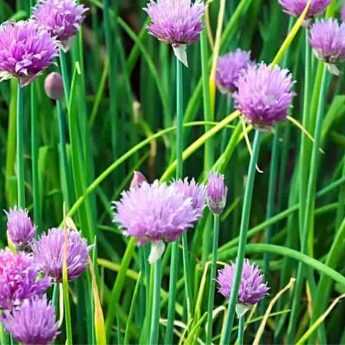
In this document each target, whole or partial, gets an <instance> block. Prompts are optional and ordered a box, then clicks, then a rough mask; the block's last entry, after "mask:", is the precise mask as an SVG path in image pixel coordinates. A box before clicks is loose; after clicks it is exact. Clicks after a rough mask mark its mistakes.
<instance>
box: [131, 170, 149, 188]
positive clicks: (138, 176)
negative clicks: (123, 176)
mask: <svg viewBox="0 0 345 345" xmlns="http://www.w3.org/2000/svg"><path fill="white" fill-rule="evenodd" d="M143 182H147V179H146V177H145V176H144V174H142V173H141V172H140V171H134V174H133V178H132V181H131V186H130V188H138V187H140V186H141V185H142V183H143Z"/></svg>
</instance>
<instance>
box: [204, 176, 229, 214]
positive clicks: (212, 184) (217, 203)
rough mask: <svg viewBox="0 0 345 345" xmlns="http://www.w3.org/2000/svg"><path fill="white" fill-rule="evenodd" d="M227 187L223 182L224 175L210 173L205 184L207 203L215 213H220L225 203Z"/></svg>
mask: <svg viewBox="0 0 345 345" xmlns="http://www.w3.org/2000/svg"><path fill="white" fill-rule="evenodd" d="M227 194H228V187H227V186H226V185H225V184H224V176H223V175H220V174H217V173H210V175H209V177H208V184H207V204H208V207H209V209H210V210H211V211H212V212H213V213H215V214H221V213H222V212H223V210H224V208H225V205H226V197H227Z"/></svg>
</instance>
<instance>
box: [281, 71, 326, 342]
mask: <svg viewBox="0 0 345 345" xmlns="http://www.w3.org/2000/svg"><path fill="white" fill-rule="evenodd" d="M326 75H327V74H326V68H325V66H324V65H323V73H322V82H321V89H320V97H319V105H318V111H317V118H316V127H315V132H314V143H313V149H312V155H311V160H310V169H309V179H308V186H307V195H306V202H305V214H304V223H303V232H302V241H301V252H302V253H303V254H306V252H307V248H308V237H309V236H310V230H312V224H313V212H314V203H315V187H316V179H317V165H318V161H319V148H320V140H321V131H322V120H323V115H324V105H325V91H326ZM304 274H305V267H304V265H303V264H301V263H300V264H299V265H298V270H297V279H296V286H295V293H294V298H293V302H292V309H291V314H290V322H289V328H288V343H293V342H294V335H295V330H296V323H297V319H298V313H299V307H300V300H301V294H302V287H303V277H304Z"/></svg>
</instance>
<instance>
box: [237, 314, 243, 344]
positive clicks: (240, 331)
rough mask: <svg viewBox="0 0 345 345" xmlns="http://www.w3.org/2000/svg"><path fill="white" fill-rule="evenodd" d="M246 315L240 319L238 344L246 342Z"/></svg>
mask: <svg viewBox="0 0 345 345" xmlns="http://www.w3.org/2000/svg"><path fill="white" fill-rule="evenodd" d="M244 321H245V320H244V315H242V316H241V317H240V318H239V320H238V333H237V334H238V335H237V344H238V345H243V344H244V342H243V341H244V325H245V322H244Z"/></svg>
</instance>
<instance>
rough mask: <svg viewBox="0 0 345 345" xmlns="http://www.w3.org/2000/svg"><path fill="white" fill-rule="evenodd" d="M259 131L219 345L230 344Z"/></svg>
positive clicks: (249, 174) (257, 153) (259, 137)
mask: <svg viewBox="0 0 345 345" xmlns="http://www.w3.org/2000/svg"><path fill="white" fill-rule="evenodd" d="M261 135H262V133H261V131H260V130H256V131H255V138H254V144H253V152H252V156H251V158H250V163H249V167H248V177H247V184H246V189H245V192H244V199H243V208H242V218H241V226H240V238H239V243H238V250H237V255H236V271H235V278H234V282H233V287H232V290H231V294H230V299H229V305H228V310H227V314H226V321H225V324H224V332H223V334H222V337H221V340H220V344H221V345H227V344H229V343H230V336H231V333H232V327H233V323H234V319H235V308H236V304H237V298H238V292H239V288H240V284H241V276H242V269H243V263H244V255H245V249H246V244H247V233H248V227H249V217H250V210H251V205H252V196H253V189H254V181H255V173H256V165H257V162H258V158H259V152H260V145H261Z"/></svg>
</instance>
